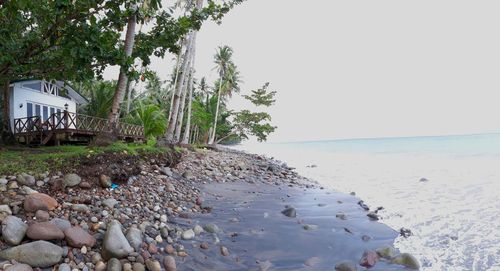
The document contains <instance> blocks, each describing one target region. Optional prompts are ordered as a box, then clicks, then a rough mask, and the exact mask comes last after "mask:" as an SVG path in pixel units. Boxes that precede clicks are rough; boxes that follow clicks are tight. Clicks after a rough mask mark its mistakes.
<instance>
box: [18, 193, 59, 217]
mask: <svg viewBox="0 0 500 271" xmlns="http://www.w3.org/2000/svg"><path fill="white" fill-rule="evenodd" d="M57 206H59V204H58V203H57V201H56V200H55V199H54V198H52V197H50V196H49V195H47V194H43V193H35V194H30V195H28V196H26V198H25V199H24V210H25V211H26V212H28V213H34V212H36V211H38V210H43V211H52V210H54V209H55V208H57Z"/></svg>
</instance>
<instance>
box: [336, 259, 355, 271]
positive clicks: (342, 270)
mask: <svg viewBox="0 0 500 271" xmlns="http://www.w3.org/2000/svg"><path fill="white" fill-rule="evenodd" d="M335 270H337V271H356V270H357V268H356V264H354V263H353V262H349V261H344V262H340V263H338V264H337V265H335Z"/></svg>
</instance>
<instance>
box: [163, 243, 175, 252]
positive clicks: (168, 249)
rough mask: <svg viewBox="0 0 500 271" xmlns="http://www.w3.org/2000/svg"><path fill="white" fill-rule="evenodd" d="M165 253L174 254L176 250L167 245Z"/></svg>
mask: <svg viewBox="0 0 500 271" xmlns="http://www.w3.org/2000/svg"><path fill="white" fill-rule="evenodd" d="M165 252H167V253H168V254H174V252H175V249H174V247H173V246H172V245H167V246H166V247H165Z"/></svg>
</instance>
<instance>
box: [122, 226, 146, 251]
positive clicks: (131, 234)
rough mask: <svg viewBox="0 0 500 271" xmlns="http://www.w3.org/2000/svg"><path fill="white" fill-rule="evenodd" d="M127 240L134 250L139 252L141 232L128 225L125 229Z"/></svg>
mask: <svg viewBox="0 0 500 271" xmlns="http://www.w3.org/2000/svg"><path fill="white" fill-rule="evenodd" d="M126 237H127V240H128V242H129V243H130V245H131V246H132V247H133V248H134V250H135V251H137V252H139V251H140V249H141V245H142V232H141V230H139V229H138V228H136V227H130V228H129V229H128V230H127V235H126Z"/></svg>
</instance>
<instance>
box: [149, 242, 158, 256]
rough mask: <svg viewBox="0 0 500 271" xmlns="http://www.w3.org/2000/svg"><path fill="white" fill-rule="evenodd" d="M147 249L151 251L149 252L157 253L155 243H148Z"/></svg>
mask: <svg viewBox="0 0 500 271" xmlns="http://www.w3.org/2000/svg"><path fill="white" fill-rule="evenodd" d="M148 251H149V253H151V254H156V253H158V247H156V245H155V244H153V243H150V244H149V245H148Z"/></svg>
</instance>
